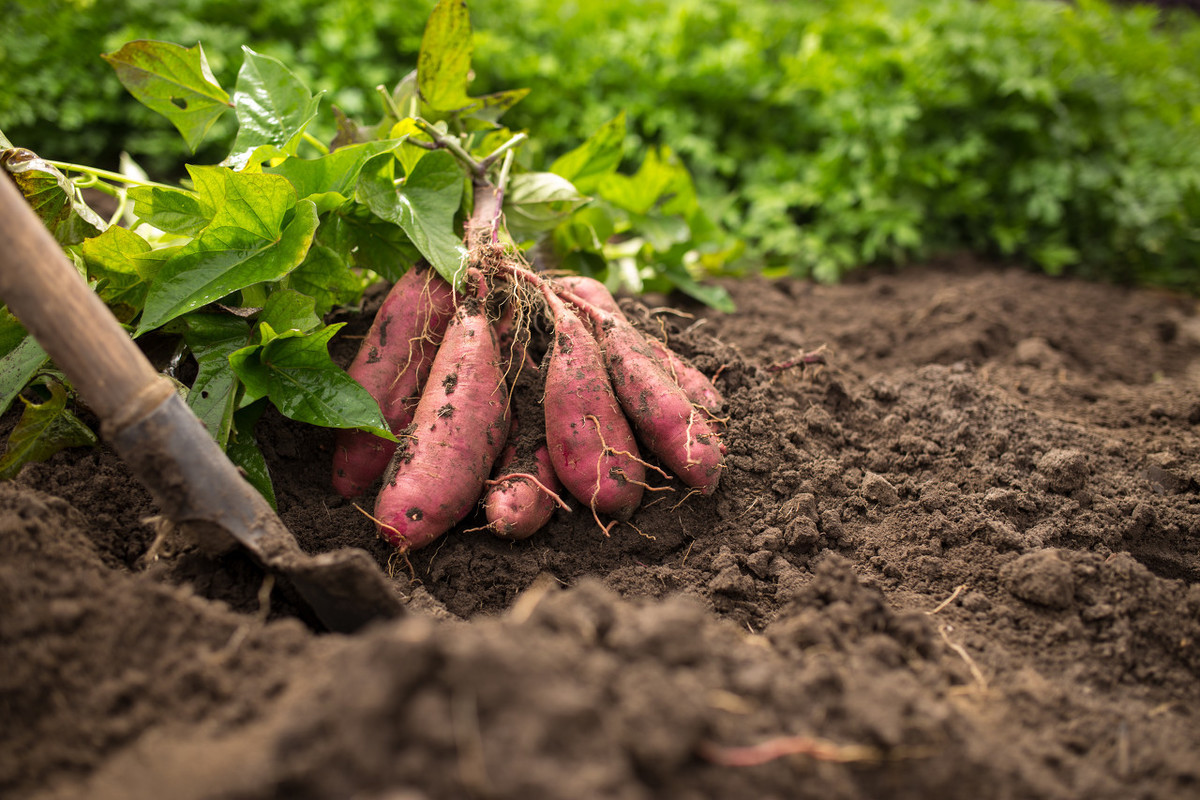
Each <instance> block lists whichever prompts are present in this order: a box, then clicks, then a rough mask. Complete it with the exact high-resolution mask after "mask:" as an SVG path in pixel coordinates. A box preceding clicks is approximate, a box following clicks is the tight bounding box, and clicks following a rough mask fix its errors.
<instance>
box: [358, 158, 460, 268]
mask: <svg viewBox="0 0 1200 800" xmlns="http://www.w3.org/2000/svg"><path fill="white" fill-rule="evenodd" d="M395 164H396V159H394V158H392V157H391V156H390V155H387V154H384V155H381V156H376V157H375V158H373V159H371V161H369V162H368V163H367V165H366V166H364V167H363V170H362V175H361V176H360V177H359V181H358V190H357V192H356V194H355V197H356V199H358V200H359V202H361V203H363V204H364V205H366V206H367V207H368V208H369V209H371V212H372V213H374V214H375V215H376V216H378V217H379V218H380V219H384V220H387V221H388V222H391V223H394V224H396V225H399V226H400V227H401V229H403V231H404V232H405V233H406V234H408V238H409V239H411V240H412V243H413V244H414V245H415V246H416V248H417V249H418V250H419V251H420V252H421V255H423V256H424V257H425V258H426V260H428V261H429V263H430V264H431V265H433V268H434V269H436V270H437V271H438V274H440V275H441V276H442V277H443V278H445V279H446V280H447V281H449V282H450V284H451V285H453V286H457V285H459V282H460V280H461V279H462V276H463V274H464V273H465V271H466V266H465V264H466V252H467V251H466V248H465V247H464V246H463V243H462V238H461V236H460V235H459V234H458V233H457V232H455V230H454V215H455V214H456V213H457V212H458V207H459V204H460V203H461V201H462V192H463V181H464V173H463V168H462V167H461V166H460V165H459V163H458V161H457V160H456V159H455V158H454V156H452V155H450V154H449V153H447V152H445V151H441V150H439V151H436V152H432V153H430V154H428V155H427V156H425V157H424V158H422V159H421V160H420V161H419V162H417V165H416V166H415V167H413V171H412V173H411V174H410V175H409V176H408V177H407V178H406V179H405V181H404V184H403V186H401V187H400V188H396V185H395V182H394V176H395Z"/></svg>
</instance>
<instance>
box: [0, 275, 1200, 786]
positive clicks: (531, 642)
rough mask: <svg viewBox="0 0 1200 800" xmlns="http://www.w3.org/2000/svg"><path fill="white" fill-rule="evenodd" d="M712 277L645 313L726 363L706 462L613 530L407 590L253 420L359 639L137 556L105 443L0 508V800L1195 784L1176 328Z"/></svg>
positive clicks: (1062, 295) (1185, 363)
mask: <svg viewBox="0 0 1200 800" xmlns="http://www.w3.org/2000/svg"><path fill="white" fill-rule="evenodd" d="M728 288H729V290H730V291H731V293H732V294H733V296H734V298H735V300H736V301H737V302H738V304H739V307H740V311H739V312H738V313H736V314H732V315H727V316H726V315H719V314H714V313H709V312H706V311H705V310H704V309H702V308H698V307H686V308H685V310H686V311H687V312H689V313H691V314H693V315H694V316H693V317H690V318H688V317H680V316H675V315H671V314H662V313H659V314H655V315H652V316H645V314H646V307H645V306H643V305H641V304H628V305H627V308H628V310H629V311H630V312H631V313H634V314H635V315H641V316H644V317H645V318H646V319H651V320H661V321H662V325H663V329H664V330H666V331H667V332H668V333H669V334H670V335H671V338H672V341H673V342H674V343H675V345H676V347H677V348H678V349H679V350H681V351H682V352H684V353H685V354H687V355H689V356H692V357H693V358H694V360H695V362H696V363H697V364H698V365H699V366H701V367H702V368H703V369H705V370H706V371H708V372H709V373H710V374H713V373H716V374H717V375H718V378H717V383H718V385H719V386H720V388H721V389H722V390H723V391H724V392H725V394H726V396H727V398H728V427H727V434H726V442H727V445H728V455H727V469H726V472H725V473H724V475H723V477H722V483H721V487H720V488H719V490H718V491H717V492H716V493H715V494H714V495H712V496H711V497H700V496H688V497H684V496H682V493H680V492H674V493H669V492H662V493H654V496H652V497H648V499H647V505H646V507H644V508H643V509H642V510H640V511H639V512H638V513H637V514H636V515H635V516H634V518H633V519H632V520H631V523H632V524H628V525H618V526H617V527H616V528H614V529H613V531H612V535H611V536H608V537H606V536H604V535H603V534H602V533H601V532H600V530H599V528H598V527H597V525H596V523H595V522H594V521H593V520H592V519H591V516H590V515H589V514H587V513H585V511H581V510H580V509H578V508H577V509H576V511H575V513H574V514H567V513H565V512H562V511H559V512H557V513H556V516H555V518H554V520H553V521H552V523H551V524H550V526H549V527H548V528H547V529H545V530H543V531H542V532H540V533H538V534H536V535H535V536H534V537H533V538H531V539H529V540H528V541H524V542H518V543H509V542H503V541H500V540H497V539H494V538H492V537H491V536H489V535H487V534H486V533H483V532H479V531H470V530H469V528H471V527H474V526H477V525H479V524H480V523H479V520H478V519H475V520H471V521H469V522H468V523H466V524H464V525H463V526H460V529H459V530H457V531H456V532H454V533H452V534H450V535H448V536H446V537H445V538H444V539H443V540H441V541H440V542H438V543H437V544H436V545H435V546H432V547H430V548H428V549H426V550H422V551H419V552H417V553H414V554H412V556H411V558H410V559H409V562H408V563H405V562H404V561H403V560H399V559H397V558H395V557H394V554H393V553H392V551H391V549H390V548H389V547H388V546H387V545H386V544H384V543H383V542H382V541H381V540H379V539H378V538H377V537H376V535H375V533H374V531H373V527H372V524H371V522H370V521H369V520H368V519H367V518H366V517H364V516H363V515H362V514H361V513H360V512H359V511H358V510H357V509H356V508H355V507H354V506H353V505H352V504H351V503H349V502H347V501H344V500H342V499H341V498H339V497H338V496H337V495H335V494H334V493H333V492H332V491H331V490H330V488H329V483H328V464H329V456H330V445H331V442H332V436H331V435H330V434H328V433H327V432H324V431H319V430H315V429H311V428H306V427H303V426H300V425H295V424H292V423H289V422H287V421H286V420H282V419H280V418H278V417H271V416H268V417H265V418H264V420H263V421H262V422H261V423H260V431H259V433H260V437H261V438H262V439H263V440H264V443H265V451H266V455H267V458H268V462H269V464H270V467H271V469H272V473H273V475H274V478H275V481H276V488H277V493H278V498H279V507H280V512H281V515H282V517H283V518H284V521H285V522H286V523H287V524H288V526H289V527H290V528H291V530H292V531H293V532H294V533H295V534H296V536H297V538H298V539H299V540H300V542H301V544H302V546H303V547H304V548H305V549H307V550H309V551H311V552H320V551H324V550H329V549H332V548H334V547H340V546H355V547H361V548H364V549H366V550H367V551H368V552H370V553H371V554H373V555H374V556H375V558H376V559H378V562H379V563H380V565H381V566H382V567H383V568H384V569H386V570H389V571H390V573H391V574H392V575H393V579H394V582H395V586H396V590H397V591H398V592H400V593H402V594H403V595H404V596H405V598H406V599H407V601H408V608H409V610H410V613H409V614H407V615H406V617H405V618H403V619H400V620H397V621H393V622H388V623H381V624H377V625H373V626H371V627H369V628H367V629H365V630H363V631H362V632H360V633H358V634H355V635H317V634H314V633H312V632H311V631H310V630H309V629H308V628H307V627H306V626H305V625H304V624H303V623H302V622H301V621H300V620H299V619H298V618H297V617H296V613H297V612H296V608H295V605H294V604H293V603H292V602H291V599H290V596H289V594H288V592H287V590H286V587H281V586H274V587H272V585H271V582H270V581H266V582H264V578H263V576H262V574H261V573H260V572H259V571H258V570H257V568H255V567H254V565H253V564H251V563H250V562H249V561H248V560H247V559H245V558H244V557H242V556H240V555H239V554H237V553H232V554H226V555H223V556H214V555H206V554H202V553H200V552H196V551H192V550H189V549H187V548H185V547H181V546H179V545H177V544H172V543H170V542H167V543H166V544H165V545H160V546H159V547H157V548H156V549H155V552H154V557H152V558H148V550H149V549H150V547H151V544H152V542H153V541H154V531H153V528H152V527H151V526H150V525H148V524H146V523H144V522H143V520H144V519H145V518H147V517H150V516H152V515H153V514H154V512H155V509H154V508H153V506H152V505H151V503H150V500H149V498H148V496H147V495H146V493H145V492H144V491H143V490H142V489H141V488H140V487H138V486H137V485H136V484H134V483H133V482H132V480H131V479H130V477H129V475H128V473H127V472H126V471H125V470H124V468H123V467H122V465H121V464H120V462H119V461H118V460H117V459H116V458H115V457H114V456H113V455H112V453H111V452H110V451H108V450H107V449H105V448H100V449H96V450H92V451H71V452H67V453H62V454H59V455H58V456H56V457H55V458H54V459H52V460H51V461H50V462H48V463H46V464H39V465H32V466H29V467H27V468H26V469H25V470H24V471H23V472H22V473H21V474H20V476H19V477H18V478H17V480H16V481H14V482H11V483H8V484H4V485H0V664H3V669H0V795H2V796H5V797H14V798H84V797H86V798H92V799H93V800H95V799H97V798H101V799H103V798H142V797H145V798H161V797H171V798H234V797H236V798H272V797H289V798H363V799H364V800H384V798H387V799H388V800H400V799H401V798H406V799H407V798H411V799H412V800H416V799H417V798H459V797H476V796H477V797H486V798H510V797H511V798H527V797H547V798H554V797H563V798H579V797H588V798H650V797H671V798H727V797H756V798H776V797H777V798H792V797H820V798H877V797H889V798H906V797H913V798H929V797H977V798H1015V797H1022V798H1029V797H1044V798H1073V797H1091V798H1128V797H1189V796H1190V797H1196V796H1200V760H1198V759H1197V758H1196V752H1197V751H1196V747H1197V743H1198V742H1200V718H1198V716H1197V713H1196V709H1197V708H1198V707H1200V702H1198V701H1200V681H1198V678H1200V585H1198V583H1197V581H1198V579H1200V535H1198V534H1200V468H1197V466H1196V463H1197V454H1198V453H1200V429H1198V427H1197V426H1198V425H1200V393H1198V392H1197V389H1198V388H1200V316H1197V315H1196V307H1195V303H1194V301H1193V300H1190V299H1185V298H1180V297H1176V296H1172V295H1167V294H1161V293H1156V292H1150V291H1142V290H1131V289H1125V288H1117V287H1112V286H1101V285H1092V284H1085V283H1080V282H1076V281H1071V280H1054V279H1050V278H1046V277H1043V276H1036V275H1032V274H1028V273H1026V272H1023V271H1020V270H1017V269H1007V268H1000V267H994V266H984V265H979V264H973V263H943V264H931V265H928V266H924V267H920V268H909V269H906V270H904V271H902V272H898V273H895V274H888V273H881V272H872V273H864V274H862V275H860V276H857V277H855V278H854V279H852V280H851V282H849V283H847V284H845V285H842V286H837V287H827V286H819V285H813V284H810V283H805V282H798V281H779V282H766V281H762V280H749V281H745V282H740V283H731V284H729V286H728ZM670 300H671V302H673V303H677V302H679V299H678V298H670ZM665 302H666V299H664V298H648V299H647V304H648V305H650V306H656V305H663V304H664V303H665ZM377 303H378V298H377V297H376V298H374V305H377ZM371 307H372V303H371V302H368V306H367V308H368V311H369V310H370V308H371ZM347 318H348V319H351V325H349V326H348V327H347V328H346V329H345V331H344V334H343V335H342V336H341V337H340V338H339V339H338V340H337V342H336V345H337V348H338V350H337V353H338V356H339V357H340V358H343V359H344V360H346V361H348V360H349V358H350V356H351V354H352V352H353V349H354V347H355V339H354V338H353V337H354V335H355V334H358V335H361V334H362V333H363V332H364V331H365V329H366V319H367V318H366V317H361V318H359V317H347ZM819 346H825V347H826V352H825V355H826V360H827V362H828V363H827V364H826V365H825V366H823V367H820V368H816V369H813V368H807V369H790V370H784V371H781V372H773V371H771V370H769V369H768V367H769V366H770V365H772V364H777V363H781V362H785V361H787V360H789V359H793V358H795V357H796V356H797V355H798V354H800V353H802V352H805V351H808V350H813V349H815V348H817V347H819ZM11 416H12V415H11V413H10V416H9V418H7V419H6V425H5V429H7V427H10V426H11V424H12V419H11ZM576 505H578V504H576ZM264 599H265V603H264V602H263V601H264Z"/></svg>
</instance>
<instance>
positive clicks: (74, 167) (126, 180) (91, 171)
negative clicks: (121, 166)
mask: <svg viewBox="0 0 1200 800" xmlns="http://www.w3.org/2000/svg"><path fill="white" fill-rule="evenodd" d="M42 160H43V161H45V162H46V163H47V164H49V165H50V166H52V167H58V168H59V169H61V170H66V171H68V172H79V173H82V174H84V175H90V176H92V177H93V178H100V179H102V180H106V181H112V182H113V183H123V184H126V185H128V186H149V187H150V188H153V189H174V188H175V187H174V186H167V185H166V184H165V183H155V182H154V181H143V180H139V179H138V178H131V177H129V176H128V175H122V174H121V173H119V172H109V171H108V170H106V169H98V168H96V167H86V166H84V165H83V164H71V163H68V162H66V161H51V160H50V159H48V158H44V159H42ZM97 188H99V187H97Z"/></svg>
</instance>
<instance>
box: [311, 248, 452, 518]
mask: <svg viewBox="0 0 1200 800" xmlns="http://www.w3.org/2000/svg"><path fill="white" fill-rule="evenodd" d="M453 312H454V292H453V290H452V289H451V288H450V285H449V284H448V283H446V282H445V281H444V280H442V279H441V278H440V277H438V276H437V275H436V274H435V273H434V272H433V271H432V270H429V269H422V268H419V267H414V268H413V269H410V270H409V271H408V272H406V273H404V275H403V276H402V277H401V278H400V280H398V281H396V283H395V285H393V286H392V288H391V290H390V291H389V292H388V294H387V297H386V298H385V299H384V301H383V304H382V305H381V306H380V307H379V311H378V312H377V313H376V315H375V319H374V321H373V322H372V323H371V328H370V330H369V331H368V332H367V335H366V337H365V338H364V339H363V342H362V345H361V346H360V347H359V349H358V353H357V354H356V355H355V357H354V361H353V362H352V363H351V364H350V366H349V368H347V370H346V371H347V372H348V373H349V374H350V377H352V378H354V379H355V380H356V381H358V382H359V384H361V385H362V386H363V388H365V389H366V390H367V391H368V392H369V393H370V394H371V396H372V397H374V398H375V400H376V402H378V403H379V406H380V410H381V411H382V412H383V418H384V420H385V421H386V422H387V423H388V427H389V428H390V429H391V430H392V431H398V430H401V429H403V428H404V427H405V426H407V425H408V424H409V423H410V422H411V421H412V412H413V408H414V407H415V400H414V398H415V395H416V394H417V392H418V391H420V387H421V385H422V384H423V383H424V381H425V377H426V375H428V373H429V369H430V367H431V366H432V364H433V359H434V356H435V354H436V353H437V348H438V344H439V343H440V342H441V338H442V335H443V333H444V332H445V330H446V325H447V323H448V322H449V320H450V317H451V316H452V315H453ZM395 450H396V444H395V442H389V441H387V440H386V439H381V438H379V437H378V436H375V435H373V434H370V433H366V432H365V431H358V430H341V431H338V432H337V434H336V437H335V442H334V451H333V476H332V482H333V488H334V489H335V490H336V491H337V493H338V494H340V495H342V496H343V497H347V498H350V497H356V496H358V495H360V494H362V493H363V492H364V491H366V490H367V489H368V488H369V487H370V486H371V485H372V484H373V483H374V482H375V481H376V480H377V479H378V478H379V476H380V475H382V474H383V472H384V470H385V469H387V465H388V462H389V461H390V460H391V458H392V454H393V453H394V452H395Z"/></svg>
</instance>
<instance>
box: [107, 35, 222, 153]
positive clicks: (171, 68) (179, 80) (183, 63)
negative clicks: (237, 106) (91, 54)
mask: <svg viewBox="0 0 1200 800" xmlns="http://www.w3.org/2000/svg"><path fill="white" fill-rule="evenodd" d="M101 58H103V59H104V60H105V61H107V62H108V63H109V64H111V65H112V67H113V69H115V70H116V71H117V78H118V79H119V80H120V81H121V83H122V84H123V85H124V86H125V88H126V89H128V90H129V93H130V94H132V95H133V96H134V97H136V98H137V99H138V100H139V101H141V102H142V103H144V104H145V105H147V106H149V107H150V108H152V109H154V110H155V111H157V112H158V113H160V114H162V115H163V116H165V117H166V118H167V119H169V120H170V121H171V124H172V125H174V126H175V127H176V128H178V129H179V133H180V134H182V135H183V138H184V141H186V142H187V146H188V148H189V149H190V150H191V151H192V152H193V153H194V152H196V148H197V147H199V146H200V143H201V142H202V141H203V140H204V136H205V134H207V133H208V131H209V129H210V128H212V126H213V123H215V122H216V121H217V120H218V119H219V118H220V117H221V115H222V114H224V113H225V112H226V111H227V110H228V109H229V108H230V107H231V104H230V102H229V95H228V94H227V93H226V92H225V90H224V89H222V88H221V87H220V86H219V85H218V84H217V80H216V78H214V77H213V74H212V70H211V69H209V66H208V59H207V58H206V57H205V55H204V48H203V47H201V46H200V45H199V44H197V45H196V46H195V47H181V46H180V45H177V44H171V43H169V42H154V41H146V40H141V41H136V42H130V43H128V44H126V45H125V46H124V47H122V48H121V49H120V50H117V51H116V52H115V53H106V54H104V55H102V56H101Z"/></svg>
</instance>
